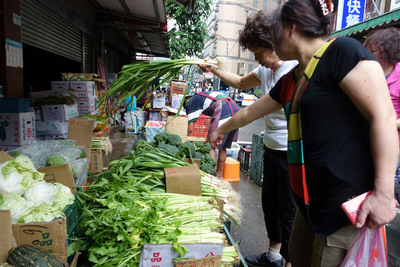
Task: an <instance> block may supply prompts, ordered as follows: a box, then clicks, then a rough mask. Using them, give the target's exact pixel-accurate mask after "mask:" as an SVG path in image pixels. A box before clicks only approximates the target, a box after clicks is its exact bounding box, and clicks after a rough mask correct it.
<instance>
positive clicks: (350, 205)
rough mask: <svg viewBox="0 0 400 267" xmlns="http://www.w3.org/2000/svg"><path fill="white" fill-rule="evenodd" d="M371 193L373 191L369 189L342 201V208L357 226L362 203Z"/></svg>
mask: <svg viewBox="0 0 400 267" xmlns="http://www.w3.org/2000/svg"><path fill="white" fill-rule="evenodd" d="M369 194H371V191H368V192H366V193H364V194H361V195H359V196H357V197H355V198H352V199H350V200H348V201H346V202H344V203H342V209H343V210H344V212H345V213H346V215H347V217H349V219H350V222H351V223H352V224H353V225H354V226H356V220H357V216H358V213H359V212H360V208H361V204H362V203H363V202H364V200H365V199H366V198H367V196H368V195H369Z"/></svg>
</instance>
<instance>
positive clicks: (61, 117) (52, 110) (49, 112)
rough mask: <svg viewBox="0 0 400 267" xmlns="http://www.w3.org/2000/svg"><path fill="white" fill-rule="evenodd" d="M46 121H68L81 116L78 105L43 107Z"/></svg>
mask: <svg viewBox="0 0 400 267" xmlns="http://www.w3.org/2000/svg"><path fill="white" fill-rule="evenodd" d="M42 112H43V119H44V121H66V120H69V119H70V118H74V117H76V116H78V115H79V113H78V105H77V104H74V105H43V106H42Z"/></svg>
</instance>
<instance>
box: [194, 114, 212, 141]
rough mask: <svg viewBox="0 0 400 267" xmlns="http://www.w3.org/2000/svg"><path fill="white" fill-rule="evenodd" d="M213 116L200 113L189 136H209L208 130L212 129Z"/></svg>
mask: <svg viewBox="0 0 400 267" xmlns="http://www.w3.org/2000/svg"><path fill="white" fill-rule="evenodd" d="M210 123H211V117H209V116H206V115H203V114H200V117H199V119H198V120H197V121H195V122H194V125H193V131H192V132H191V133H190V134H189V136H194V137H207V135H208V130H209V129H210Z"/></svg>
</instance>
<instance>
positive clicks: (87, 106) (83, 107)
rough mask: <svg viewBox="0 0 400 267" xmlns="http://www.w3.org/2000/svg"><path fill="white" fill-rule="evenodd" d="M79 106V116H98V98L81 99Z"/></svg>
mask: <svg viewBox="0 0 400 267" xmlns="http://www.w3.org/2000/svg"><path fill="white" fill-rule="evenodd" d="M77 104H78V113H79V114H87V113H90V114H92V115H95V114H97V97H95V96H92V97H80V98H78V100H77Z"/></svg>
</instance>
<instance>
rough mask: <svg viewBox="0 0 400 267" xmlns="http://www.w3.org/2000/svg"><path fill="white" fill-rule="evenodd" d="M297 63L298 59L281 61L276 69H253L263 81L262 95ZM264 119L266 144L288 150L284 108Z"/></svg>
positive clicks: (273, 147) (277, 148) (272, 147)
mask: <svg viewBox="0 0 400 267" xmlns="http://www.w3.org/2000/svg"><path fill="white" fill-rule="evenodd" d="M297 64H298V62H297V61H296V60H290V61H279V62H278V64H277V65H276V68H275V71H274V70H272V69H269V68H265V67H263V66H261V65H260V66H258V67H257V68H256V69H255V70H253V74H254V75H255V77H256V78H257V79H258V80H260V81H261V87H262V88H264V90H263V91H262V95H265V94H267V93H268V92H269V91H270V90H271V89H272V87H274V85H275V84H276V82H277V81H279V79H280V78H281V77H282V76H283V75H285V74H286V73H288V72H289V71H290V70H291V69H292V68H293V67H294V66H296V65H297ZM264 121H265V127H266V128H265V132H264V144H265V146H266V147H268V148H270V149H274V150H282V151H286V150H287V138H288V137H287V135H288V133H287V126H286V118H285V114H284V112H283V109H281V110H279V111H275V112H273V113H271V114H268V115H266V116H265V117H264Z"/></svg>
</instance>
